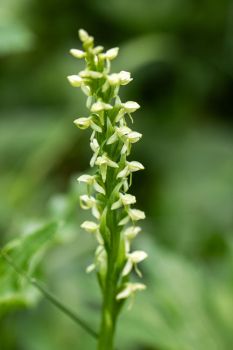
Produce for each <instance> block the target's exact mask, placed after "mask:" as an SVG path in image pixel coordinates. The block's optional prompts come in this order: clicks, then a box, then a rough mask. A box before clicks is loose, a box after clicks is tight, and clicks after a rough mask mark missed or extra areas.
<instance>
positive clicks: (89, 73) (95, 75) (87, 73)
mask: <svg viewBox="0 0 233 350" xmlns="http://www.w3.org/2000/svg"><path fill="white" fill-rule="evenodd" d="M79 75H80V77H81V78H84V79H85V78H86V79H100V78H102V77H103V73H100V72H96V71H93V70H82V71H81V72H79Z"/></svg>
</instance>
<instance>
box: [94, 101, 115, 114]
mask: <svg viewBox="0 0 233 350" xmlns="http://www.w3.org/2000/svg"><path fill="white" fill-rule="evenodd" d="M110 109H112V106H111V105H110V104H108V103H104V102H101V101H98V102H95V103H94V104H93V105H92V106H91V112H92V113H98V112H101V111H104V110H105V111H108V110H110Z"/></svg>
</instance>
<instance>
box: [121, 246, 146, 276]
mask: <svg viewBox="0 0 233 350" xmlns="http://www.w3.org/2000/svg"><path fill="white" fill-rule="evenodd" d="M147 256H148V255H147V253H145V252H144V251H142V250H135V251H134V252H133V253H128V254H127V262H126V264H125V266H124V269H123V271H122V276H123V277H124V276H127V275H128V274H129V273H130V272H131V271H132V269H133V268H134V269H135V271H136V273H137V274H138V276H140V277H142V274H141V271H140V270H139V269H138V267H137V264H138V263H140V262H141V261H143V260H145V259H146V258H147Z"/></svg>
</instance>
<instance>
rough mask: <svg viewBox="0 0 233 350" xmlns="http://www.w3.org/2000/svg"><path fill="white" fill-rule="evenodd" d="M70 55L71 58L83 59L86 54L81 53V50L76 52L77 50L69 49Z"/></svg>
mask: <svg viewBox="0 0 233 350" xmlns="http://www.w3.org/2000/svg"><path fill="white" fill-rule="evenodd" d="M70 53H71V55H72V56H74V57H75V58H84V57H86V55H87V54H86V52H84V51H82V50H78V49H71V50H70Z"/></svg>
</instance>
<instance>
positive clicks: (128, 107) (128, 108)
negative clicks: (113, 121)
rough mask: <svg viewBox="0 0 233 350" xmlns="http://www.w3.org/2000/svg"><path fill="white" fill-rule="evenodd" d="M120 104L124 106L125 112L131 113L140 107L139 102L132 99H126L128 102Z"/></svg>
mask: <svg viewBox="0 0 233 350" xmlns="http://www.w3.org/2000/svg"><path fill="white" fill-rule="evenodd" d="M121 106H122V107H123V108H124V110H125V113H133V112H135V111H136V110H137V109H138V108H140V106H139V104H138V103H137V102H134V101H128V102H125V103H122V104H121Z"/></svg>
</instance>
